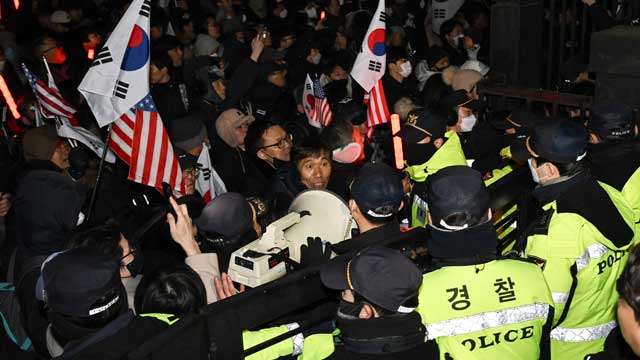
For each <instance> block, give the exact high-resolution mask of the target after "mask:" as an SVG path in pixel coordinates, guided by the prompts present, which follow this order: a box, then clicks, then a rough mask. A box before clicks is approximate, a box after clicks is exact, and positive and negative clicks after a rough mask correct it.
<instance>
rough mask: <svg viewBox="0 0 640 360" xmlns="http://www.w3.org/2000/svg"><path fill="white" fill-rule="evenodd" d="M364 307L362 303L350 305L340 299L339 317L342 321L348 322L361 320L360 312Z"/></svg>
mask: <svg viewBox="0 0 640 360" xmlns="http://www.w3.org/2000/svg"><path fill="white" fill-rule="evenodd" d="M363 307H364V304H363V303H361V302H354V303H350V302H347V301H344V300H342V299H340V304H339V305H338V313H337V316H338V318H340V319H346V320H355V319H359V318H360V312H361V311H362V308H363Z"/></svg>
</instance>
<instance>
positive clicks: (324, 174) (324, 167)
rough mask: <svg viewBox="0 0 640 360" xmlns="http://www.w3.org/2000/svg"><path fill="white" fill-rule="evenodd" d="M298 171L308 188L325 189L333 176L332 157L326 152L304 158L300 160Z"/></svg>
mask: <svg viewBox="0 0 640 360" xmlns="http://www.w3.org/2000/svg"><path fill="white" fill-rule="evenodd" d="M298 172H299V173H300V180H301V181H302V184H304V186H305V187H306V188H307V189H314V190H324V189H326V188H327V185H329V178H330V177H331V159H330V158H329V157H328V156H327V155H325V154H323V155H322V156H320V157H307V158H304V159H302V160H300V161H299V162H298Z"/></svg>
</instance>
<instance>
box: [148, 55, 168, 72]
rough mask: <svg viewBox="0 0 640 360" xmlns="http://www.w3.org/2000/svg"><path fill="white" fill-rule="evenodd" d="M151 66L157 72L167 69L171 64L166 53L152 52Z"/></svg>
mask: <svg viewBox="0 0 640 360" xmlns="http://www.w3.org/2000/svg"><path fill="white" fill-rule="evenodd" d="M151 64H152V65H155V67H157V68H158V70H162V69H164V68H167V69H168V68H169V67H170V66H171V65H172V64H173V62H172V61H171V58H170V57H169V55H168V54H167V53H166V52H164V53H159V52H155V51H154V52H152V53H151Z"/></svg>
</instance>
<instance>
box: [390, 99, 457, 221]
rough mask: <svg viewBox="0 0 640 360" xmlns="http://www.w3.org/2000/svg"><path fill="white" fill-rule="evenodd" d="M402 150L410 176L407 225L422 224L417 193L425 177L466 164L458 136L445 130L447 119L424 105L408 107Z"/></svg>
mask: <svg viewBox="0 0 640 360" xmlns="http://www.w3.org/2000/svg"><path fill="white" fill-rule="evenodd" d="M400 136H401V138H402V149H403V152H404V159H405V163H406V165H407V167H406V168H405V169H404V171H405V172H406V173H407V174H409V178H410V179H411V183H412V184H413V186H412V192H411V199H410V200H411V226H414V227H415V226H425V225H426V223H427V207H426V203H425V200H424V199H422V198H421V197H420V196H419V194H421V193H424V187H425V185H424V182H425V180H427V177H428V176H430V175H433V174H435V173H436V172H438V171H439V170H441V169H443V168H445V167H447V166H452V165H466V164H467V159H466V158H465V156H464V152H463V151H462V147H461V145H460V138H459V137H458V135H457V134H456V133H455V132H454V131H447V120H446V119H445V118H444V117H443V116H441V115H439V114H438V113H437V112H435V111H433V110H429V109H424V108H417V109H414V110H411V111H410V112H409V115H408V116H407V122H406V123H405V124H404V125H403V126H402V130H401V134H400Z"/></svg>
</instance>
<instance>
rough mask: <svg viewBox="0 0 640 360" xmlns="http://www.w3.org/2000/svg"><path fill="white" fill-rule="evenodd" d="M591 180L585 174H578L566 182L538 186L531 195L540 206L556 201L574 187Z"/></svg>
mask: <svg viewBox="0 0 640 360" xmlns="http://www.w3.org/2000/svg"><path fill="white" fill-rule="evenodd" d="M589 179H592V180H593V178H592V177H591V176H590V175H587V174H578V175H575V176H573V177H571V178H568V179H567V180H564V181H560V182H557V183H553V184H549V185H538V186H536V188H535V189H534V190H533V195H534V196H535V198H536V199H538V201H539V202H540V204H541V205H543V206H544V205H546V204H548V203H550V202H553V201H555V200H557V199H558V198H559V197H560V196H562V194H564V193H565V192H567V191H569V190H570V189H571V188H573V187H574V186H576V185H578V184H580V183H582V182H584V181H587V180H589Z"/></svg>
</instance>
